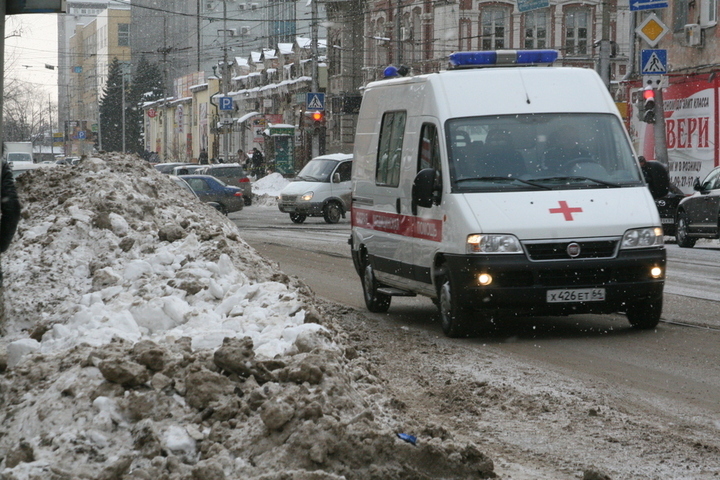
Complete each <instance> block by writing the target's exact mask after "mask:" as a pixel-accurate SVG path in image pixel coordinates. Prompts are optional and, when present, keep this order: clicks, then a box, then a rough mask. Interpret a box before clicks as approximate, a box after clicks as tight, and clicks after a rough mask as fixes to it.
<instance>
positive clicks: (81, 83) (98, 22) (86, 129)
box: [65, 6, 130, 155]
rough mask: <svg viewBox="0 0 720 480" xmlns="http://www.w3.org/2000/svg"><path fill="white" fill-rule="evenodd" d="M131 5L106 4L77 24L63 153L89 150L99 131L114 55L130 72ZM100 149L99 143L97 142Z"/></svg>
mask: <svg viewBox="0 0 720 480" xmlns="http://www.w3.org/2000/svg"><path fill="white" fill-rule="evenodd" d="M129 34H130V7H129V6H127V7H125V6H108V8H107V9H106V10H104V11H103V12H102V13H101V14H100V15H98V16H97V17H96V18H95V19H94V20H92V21H91V22H90V23H88V24H87V25H78V26H77V27H76V29H75V33H74V34H73V36H72V37H71V38H70V58H72V59H73V60H72V62H73V63H72V65H71V66H70V76H69V81H68V85H67V94H68V99H69V107H70V108H69V113H70V117H69V118H70V119H69V120H68V121H67V122H66V125H65V136H66V150H65V151H66V153H68V154H70V155H82V154H88V153H91V152H92V149H93V146H94V144H95V143H96V142H98V137H99V133H100V131H99V130H100V108H99V104H100V100H101V99H102V92H103V88H104V87H105V83H106V81H107V75H108V66H109V65H110V63H112V61H113V59H114V58H117V59H118V60H119V61H120V62H121V63H124V64H125V65H127V73H128V74H129V73H130V67H129V65H130V37H129ZM98 147H99V148H102V145H98Z"/></svg>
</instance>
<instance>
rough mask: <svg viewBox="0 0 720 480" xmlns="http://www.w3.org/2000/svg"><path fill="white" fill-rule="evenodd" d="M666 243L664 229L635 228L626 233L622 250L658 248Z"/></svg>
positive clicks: (621, 246)
mask: <svg viewBox="0 0 720 480" xmlns="http://www.w3.org/2000/svg"><path fill="white" fill-rule="evenodd" d="M664 243H665V242H664V240H663V230H662V228H660V227H648V228H635V229H632V230H628V231H627V232H625V235H623V239H622V244H621V245H620V248H645V247H656V246H658V245H663V244H664Z"/></svg>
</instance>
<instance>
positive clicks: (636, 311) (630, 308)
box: [625, 297, 663, 330]
mask: <svg viewBox="0 0 720 480" xmlns="http://www.w3.org/2000/svg"><path fill="white" fill-rule="evenodd" d="M662 305H663V301H662V297H660V298H657V299H652V300H642V301H638V302H633V303H629V304H628V305H627V307H626V309H625V315H626V316H627V319H628V321H629V322H630V325H631V326H632V327H633V328H635V329H637V330H650V329H653V328H655V327H657V324H658V323H660V315H662Z"/></svg>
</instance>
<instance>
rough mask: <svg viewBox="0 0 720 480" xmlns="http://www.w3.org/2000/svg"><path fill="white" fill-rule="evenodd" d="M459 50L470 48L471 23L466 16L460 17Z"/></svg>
mask: <svg viewBox="0 0 720 480" xmlns="http://www.w3.org/2000/svg"><path fill="white" fill-rule="evenodd" d="M460 50H468V51H469V50H472V24H471V20H469V19H467V18H461V19H460Z"/></svg>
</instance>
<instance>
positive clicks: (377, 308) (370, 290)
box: [362, 263, 392, 313]
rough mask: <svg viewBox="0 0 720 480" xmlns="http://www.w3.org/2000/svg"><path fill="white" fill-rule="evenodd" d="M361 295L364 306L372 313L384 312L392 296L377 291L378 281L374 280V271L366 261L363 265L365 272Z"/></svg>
mask: <svg viewBox="0 0 720 480" xmlns="http://www.w3.org/2000/svg"><path fill="white" fill-rule="evenodd" d="M362 285H363V296H364V297H365V306H366V307H367V309H368V310H370V311H371V312H373V313H385V312H387V311H388V309H389V308H390V300H392V297H391V296H390V295H386V294H384V293H380V292H378V282H377V280H375V272H373V269H372V266H371V265H370V264H369V263H368V264H367V265H365V272H364V273H363V277H362Z"/></svg>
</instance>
